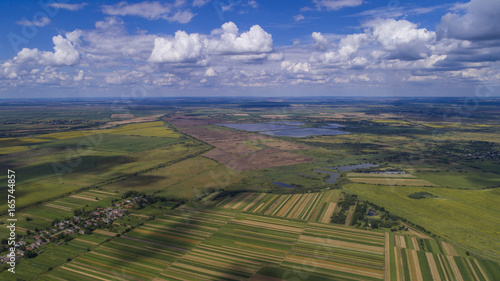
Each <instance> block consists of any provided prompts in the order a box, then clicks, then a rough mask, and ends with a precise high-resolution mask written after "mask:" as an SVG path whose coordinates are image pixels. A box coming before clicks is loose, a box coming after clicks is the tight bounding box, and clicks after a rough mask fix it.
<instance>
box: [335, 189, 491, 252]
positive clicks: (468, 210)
mask: <svg viewBox="0 0 500 281" xmlns="http://www.w3.org/2000/svg"><path fill="white" fill-rule="evenodd" d="M344 189H345V190H347V191H349V192H352V193H354V194H357V195H359V196H360V197H361V198H363V199H368V200H370V201H371V202H374V203H375V204H377V205H379V206H384V207H385V208H386V209H387V210H388V211H390V212H391V213H394V214H397V215H399V216H402V217H405V218H407V219H408V220H410V221H412V222H414V223H416V224H418V225H421V226H424V227H425V228H426V229H428V230H430V231H432V232H433V233H435V234H437V235H439V236H441V237H443V238H445V239H447V240H449V241H453V242H455V243H458V244H460V245H461V246H462V247H465V248H467V249H469V250H471V251H473V252H476V253H481V254H484V255H486V256H488V257H490V258H493V259H495V260H498V259H499V257H500V244H499V243H498V239H497V238H498V233H499V232H500V227H499V226H498V224H497V223H496V222H497V221H498V217H499V216H500V211H499V210H498V208H497V206H498V205H499V204H500V197H499V195H500V191H499V190H498V189H486V190H456V189H448V188H432V187H390V186H376V185H367V184H349V185H346V186H345V187H344ZM419 191H426V192H429V193H431V194H433V195H435V196H437V198H427V199H421V200H416V199H411V198H409V197H408V195H409V194H411V193H414V192H419Z"/></svg>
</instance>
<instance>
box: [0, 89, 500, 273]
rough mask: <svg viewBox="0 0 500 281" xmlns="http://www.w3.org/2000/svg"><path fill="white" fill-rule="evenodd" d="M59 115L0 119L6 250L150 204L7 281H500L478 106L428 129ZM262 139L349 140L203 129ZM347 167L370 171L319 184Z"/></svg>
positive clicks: (353, 103) (497, 167) (252, 107)
mask: <svg viewBox="0 0 500 281" xmlns="http://www.w3.org/2000/svg"><path fill="white" fill-rule="evenodd" d="M454 102H456V103H457V104H458V103H459V101H458V100H455V101H454ZM41 103H42V102H41ZM76 104H77V105H75V106H74V107H73V108H72V107H71V106H70V105H69V104H66V103H63V102H61V103H57V104H56V105H51V104H46V105H44V106H40V107H38V106H33V107H32V108H33V109H34V111H33V112H35V113H32V112H30V111H29V110H24V108H19V111H20V114H19V118H18V120H16V119H15V118H13V117H12V116H11V115H10V113H12V112H9V111H8V110H6V109H5V108H0V120H1V121H2V122H1V124H0V144H1V146H0V155H1V159H0V167H2V168H4V169H12V170H15V171H16V175H18V177H17V182H16V184H17V186H18V188H17V190H16V197H17V199H16V200H17V201H16V203H17V207H18V210H17V212H16V216H17V218H18V223H17V232H18V235H25V234H26V233H27V232H28V231H35V230H36V229H42V228H46V227H48V226H49V225H51V223H52V222H54V221H55V220H60V219H64V218H71V217H73V216H74V215H75V214H76V213H78V212H80V210H82V209H83V208H85V209H86V210H94V209H96V208H98V207H104V206H109V205H110V204H111V202H115V201H116V200H122V196H123V195H124V194H129V193H130V192H132V193H133V194H135V193H134V192H137V193H142V192H143V193H145V194H147V195H152V194H154V195H155V196H160V197H161V198H162V200H163V201H162V202H161V203H157V204H152V205H148V206H147V207H144V206H137V207H136V208H135V207H134V208H132V207H130V208H128V207H127V208H128V209H127V210H129V211H130V213H127V215H126V216H124V217H123V218H120V219H117V220H116V221H115V222H114V223H111V224H110V225H109V226H107V227H101V228H99V229H96V230H95V231H94V232H93V233H92V234H90V235H89V234H78V236H77V237H76V236H75V237H76V238H75V239H73V240H70V241H67V242H65V243H62V244H60V245H58V246H54V247H52V246H48V247H47V248H44V251H45V252H44V253H42V254H40V255H39V256H38V257H36V258H30V259H27V258H22V261H21V262H20V263H19V268H18V269H19V271H22V273H21V274H20V275H18V276H19V278H22V279H26V280H31V279H35V278H38V279H41V280H269V281H277V280H384V281H392V280H394V281H401V280H422V281H426V280H443V281H445V280H449V281H451V280H463V281H465V280H496V279H498V276H500V265H499V263H498V262H499V261H500V246H499V244H498V241H497V240H498V234H499V233H500V228H499V224H498V218H499V217H500V212H499V210H498V208H497V206H499V204H500V199H499V198H500V193H499V187H500V174H499V171H500V162H499V161H500V158H499V157H500V152H499V151H500V149H499V145H500V141H499V140H500V133H499V132H498V128H499V126H500V123H498V120H500V115H499V114H498V112H500V111H498V108H497V105H496V104H495V103H493V104H492V105H489V104H481V106H482V107H484V108H485V110H484V111H481V112H479V111H477V112H475V113H474V114H471V115H464V116H460V122H459V123H457V122H454V121H453V120H443V118H442V116H443V114H446V113H447V112H450V110H452V111H453V109H454V108H455V107H456V104H454V103H452V102H451V101H448V100H446V101H443V100H440V99H437V100H427V99H421V100H420V99H419V100H418V102H416V101H413V102H410V101H406V100H400V99H397V98H394V99H381V100H378V99H366V100H365V99H344V98H339V99H319V98H318V99H316V98H311V99H305V98H304V99H290V100H286V99H285V100H283V101H267V100H265V101H262V100H258V99H256V100H253V99H251V98H249V99H248V100H247V99H243V100H239V99H231V98H228V99H210V98H207V99H203V98H202V99H201V102H200V101H194V100H191V99H155V100H149V99H147V100H144V101H138V104H137V105H136V106H135V107H134V108H133V109H130V108H123V110H122V109H119V110H115V109H113V110H111V109H110V108H109V104H108V103H107V102H105V101H103V100H99V101H95V102H88V103H76ZM106 105H108V107H106ZM51 112H52V113H51ZM44 114H45V115H44ZM44 116H51V117H50V118H47V117H44ZM455 117H456V116H455ZM271 122H276V123H277V124H278V125H280V123H281V124H286V123H283V122H287V123H289V124H302V125H297V126H300V127H301V128H303V129H307V130H315V129H321V128H325V126H326V127H330V128H337V127H338V128H341V130H342V131H345V132H348V133H349V134H341V135H329V136H328V135H315V136H307V137H291V136H284V137H275V136H269V135H264V134H260V133H259V132H248V131H243V130H237V129H233V128H228V127H224V126H220V125H218V124H238V123H241V124H257V125H260V124H261V123H262V124H273V123H271ZM362 163H373V164H377V165H373V167H369V168H357V169H354V170H350V171H347V170H340V169H339V168H336V167H339V166H344V165H357V164H362ZM403 171H404V173H403ZM387 172H389V173H387ZM391 172H392V173H391ZM396 173H397V174H396ZM0 181H4V182H6V176H5V173H4V174H2V175H1V176H0ZM2 191H3V192H6V187H5V185H4V187H1V188H0V193H1V192H2ZM5 199H6V196H4V197H0V213H2V214H3V215H2V216H1V217H0V221H2V222H5V221H6V220H7V216H6V215H5V211H6V209H7V208H6V201H5ZM370 212H371V213H370ZM4 226H5V225H3V226H2V225H0V235H2V236H4V237H6V236H7V235H9V231H8V229H7V228H6V227H4ZM28 235H29V234H28ZM44 257H47V258H44ZM49 257H50V258H49ZM5 274H6V272H1V273H0V279H2V280H3V276H5Z"/></svg>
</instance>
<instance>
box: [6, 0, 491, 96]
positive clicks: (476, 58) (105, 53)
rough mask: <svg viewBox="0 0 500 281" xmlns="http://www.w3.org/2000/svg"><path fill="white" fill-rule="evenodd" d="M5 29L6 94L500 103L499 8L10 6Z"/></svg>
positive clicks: (245, 0)
mask: <svg viewBox="0 0 500 281" xmlns="http://www.w3.org/2000/svg"><path fill="white" fill-rule="evenodd" d="M0 26H1V29H0V31H1V32H0V98H46V97H106V96H109V97H114V96H137V97H156V96H165V97H172V96H264V97H273V96H417V97H425V96H464V97H473V96H476V97H477V96H481V97H485V96H498V95H500V94H499V93H500V88H498V86H500V62H499V60H500V1H498V0H471V1H470V2H467V1H464V2H456V1H445V0H443V1H440V0H433V1H430V0H423V1H404V0H302V1H291V0H273V1H263V0H174V1H86V2H80V1H69V0H59V1H53V0H33V1H29V0H23V1H15V0H2V1H1V2H0Z"/></svg>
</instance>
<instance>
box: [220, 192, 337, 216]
mask: <svg viewBox="0 0 500 281" xmlns="http://www.w3.org/2000/svg"><path fill="white" fill-rule="evenodd" d="M339 196H340V190H331V191H327V192H317V193H306V194H288V195H279V194H266V193H241V194H238V195H236V196H234V197H228V198H227V199H225V200H223V201H222V202H220V203H219V204H217V206H220V207H223V208H226V209H231V210H238V211H243V212H250V213H257V214H261V215H266V216H278V217H284V218H290V219H299V220H307V221H314V222H323V223H328V222H329V221H330V218H331V217H332V215H333V212H334V211H335V207H336V205H337V199H338V197H339Z"/></svg>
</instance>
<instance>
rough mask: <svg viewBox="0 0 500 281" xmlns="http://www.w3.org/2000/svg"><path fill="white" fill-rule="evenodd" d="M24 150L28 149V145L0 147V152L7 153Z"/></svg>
mask: <svg viewBox="0 0 500 281" xmlns="http://www.w3.org/2000/svg"><path fill="white" fill-rule="evenodd" d="M26 150H29V147H27V146H11V147H0V154H9V153H14V152H20V151H26Z"/></svg>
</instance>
